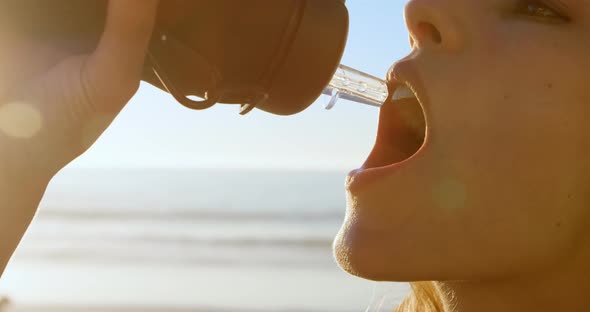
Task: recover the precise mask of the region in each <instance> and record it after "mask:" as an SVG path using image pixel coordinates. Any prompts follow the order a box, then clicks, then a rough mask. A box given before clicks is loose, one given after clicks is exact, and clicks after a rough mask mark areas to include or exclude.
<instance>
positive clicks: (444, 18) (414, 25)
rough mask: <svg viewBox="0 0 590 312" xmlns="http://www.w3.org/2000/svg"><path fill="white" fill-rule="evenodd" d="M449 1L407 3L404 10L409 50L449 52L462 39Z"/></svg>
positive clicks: (412, 0)
mask: <svg viewBox="0 0 590 312" xmlns="http://www.w3.org/2000/svg"><path fill="white" fill-rule="evenodd" d="M451 2H452V1H450V0H410V1H409V2H408V3H407V4H406V6H405V9H404V17H405V20H406V26H407V27H408V30H409V32H410V45H411V46H412V48H417V49H423V50H436V51H439V52H452V51H457V50H459V49H461V47H462V45H463V43H464V42H463V41H464V38H463V37H462V34H461V29H460V26H459V24H458V21H457V20H456V19H455V18H453V14H452V12H453V5H452V4H451Z"/></svg>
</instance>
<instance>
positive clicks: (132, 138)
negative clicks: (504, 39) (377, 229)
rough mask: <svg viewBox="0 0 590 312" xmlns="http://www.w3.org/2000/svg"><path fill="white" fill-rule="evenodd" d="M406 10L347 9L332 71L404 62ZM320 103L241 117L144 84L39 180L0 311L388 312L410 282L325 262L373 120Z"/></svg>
mask: <svg viewBox="0 0 590 312" xmlns="http://www.w3.org/2000/svg"><path fill="white" fill-rule="evenodd" d="M404 4H405V1H391V0H372V1H362V0H349V1H347V5H348V7H349V11H350V35H349V42H348V46H347V49H346V52H345V55H344V58H343V60H342V63H343V64H346V65H348V66H351V67H354V68H356V69H359V70H361V71H364V72H367V73H369V74H372V75H374V76H377V77H380V78H384V77H385V74H386V72H387V70H388V69H389V67H390V66H391V64H392V63H393V62H395V61H396V60H398V59H400V58H402V57H404V56H406V55H407V54H408V53H409V52H410V48H409V44H408V33H407V31H406V28H405V26H404V19H403V6H404ZM327 101H328V99H327V98H324V97H322V98H320V99H318V101H317V102H316V103H315V104H314V105H313V106H312V107H310V108H309V109H307V110H306V111H304V112H303V113H300V114H298V115H295V116H289V117H279V116H274V115H270V114H267V113H264V112H261V111H256V110H255V111H253V112H252V113H250V114H249V115H247V116H239V115H238V107H237V106H230V105H228V106H224V105H218V106H215V107H213V108H211V109H209V110H206V111H191V110H188V109H185V108H184V107H182V106H181V105H180V104H177V103H176V102H175V101H174V99H172V97H171V96H170V95H168V94H165V93H163V92H161V91H158V90H157V89H155V88H153V87H151V86H149V85H147V84H143V85H142V86H141V88H140V90H139V92H138V93H137V95H136V96H135V97H134V98H133V100H132V101H131V102H130V103H129V104H128V105H127V107H126V108H125V109H124V111H123V112H122V113H121V115H120V116H119V117H118V118H117V119H116V121H115V122H114V124H113V125H112V127H111V128H110V129H109V130H108V131H107V132H106V133H105V134H104V135H103V136H102V137H101V139H100V140H99V141H98V142H97V143H96V144H95V145H94V146H93V147H92V148H91V150H90V151H88V152H87V153H86V154H84V155H83V156H82V157H80V158H79V159H77V160H76V161H75V162H73V163H72V164H71V165H70V166H68V167H67V168H66V169H64V170H63V171H62V172H60V174H59V175H58V176H56V177H55V178H54V179H53V180H52V182H51V184H50V186H49V188H48V190H47V192H46V195H45V197H44V199H43V201H42V203H41V207H40V211H39V213H38V215H37V217H36V219H35V220H34V222H33V223H32V225H31V227H30V228H29V231H28V233H27V235H26V236H25V238H24V239H23V242H22V244H21V246H20V248H19V249H18V250H17V252H16V254H15V256H14V258H13V260H12V261H11V263H10V265H9V266H8V268H7V269H6V272H5V273H4V276H3V278H2V280H0V311H2V312H5V311H208V312H214V311H237V312H244V311H300V312H303V311H310V312H311V311H313V312H332V311H334V312H335V311H340V312H342V311H344V312H346V311H350V312H352V311H365V309H367V307H368V306H369V305H371V304H373V305H374V304H375V300H381V297H382V295H386V297H387V298H386V299H387V302H386V303H385V304H384V306H386V305H388V306H389V310H390V311H391V308H393V306H395V304H396V303H398V302H399V301H401V299H402V298H403V297H404V296H405V295H406V294H407V292H408V286H407V285H406V284H401V283H399V284H398V283H375V282H371V281H367V280H362V279H359V278H356V277H352V276H350V275H348V274H347V273H345V272H343V271H342V270H341V269H340V268H338V266H337V264H336V262H335V261H334V258H333V256H332V250H331V244H332V240H333V238H334V236H335V235H336V233H337V232H338V230H339V228H340V224H341V222H342V220H343V218H344V214H345V192H344V187H343V186H344V178H345V176H346V174H347V172H348V171H350V170H352V169H354V168H357V167H359V166H360V165H361V164H362V162H363V161H364V159H365V158H366V156H367V154H368V153H369V151H370V149H371V147H372V144H373V143H374V137H375V132H376V128H377V120H378V109H377V108H374V107H369V106H363V105H360V104H354V103H352V102H347V101H342V102H340V103H339V104H338V105H336V107H335V108H334V109H333V110H331V111H325V110H324V108H323V105H324V104H325V103H326V102H327ZM2 296H6V298H9V299H1V298H2ZM375 298H377V299H375Z"/></svg>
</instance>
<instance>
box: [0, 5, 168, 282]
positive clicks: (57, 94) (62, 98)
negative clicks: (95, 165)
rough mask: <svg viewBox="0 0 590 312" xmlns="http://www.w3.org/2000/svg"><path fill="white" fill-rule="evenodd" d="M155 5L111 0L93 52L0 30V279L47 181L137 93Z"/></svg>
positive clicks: (91, 139) (83, 149)
mask: <svg viewBox="0 0 590 312" xmlns="http://www.w3.org/2000/svg"><path fill="white" fill-rule="evenodd" d="M157 6H158V1H157V0H110V1H109V7H108V18H107V23H106V26H105V30H104V33H103V35H102V38H101V39H100V42H99V44H98V46H97V48H96V50H95V51H93V52H92V53H90V54H87V55H72V54H70V53H68V52H66V51H65V50H62V49H60V47H59V46H52V45H50V44H48V43H40V42H37V41H34V40H32V39H30V38H23V36H19V35H16V34H15V33H14V32H11V31H10V29H2V30H0V42H2V49H1V50H0V86H1V87H0V146H1V147H2V152H1V153H0V173H1V174H0V228H1V229H2V238H1V239H0V275H1V273H2V272H3V271H4V269H5V267H6V264H7V263H8V261H9V259H10V257H11V255H12V254H13V252H14V250H15V248H16V246H17V244H18V243H19V241H20V239H21V238H22V236H23V234H24V233H25V231H26V229H27V227H28V226H29V223H30V222H31V220H32V218H33V216H34V214H35V212H36V210H37V206H38V204H39V202H40V201H41V198H42V196H43V193H44V192H45V189H46V187H47V185H48V183H49V181H50V179H51V178H52V177H53V176H54V175H55V174H56V173H57V172H58V171H59V170H61V168H63V167H64V166H65V165H67V164H68V163H70V162H71V161H72V160H74V159H75V158H76V157H78V156H79V155H81V154H82V153H83V152H85V151H86V150H87V149H88V148H89V147H90V146H91V145H92V144H93V143H94V142H95V141H96V140H97V139H98V137H99V136H100V135H101V134H102V133H103V132H104V130H105V129H106V128H107V127H108V126H109V125H110V124H111V122H112V121H113V119H114V118H115V117H116V116H117V114H118V113H119V112H120V111H121V110H122V109H123V107H124V106H125V104H126V103H127V102H128V101H129V100H130V99H131V97H132V96H133V95H134V94H135V92H136V91H137V89H138V88H139V83H140V78H141V71H142V67H143V64H144V60H145V56H146V52H147V47H148V44H149V41H150V39H151V35H152V30H153V26H154V23H155V17H156V11H157Z"/></svg>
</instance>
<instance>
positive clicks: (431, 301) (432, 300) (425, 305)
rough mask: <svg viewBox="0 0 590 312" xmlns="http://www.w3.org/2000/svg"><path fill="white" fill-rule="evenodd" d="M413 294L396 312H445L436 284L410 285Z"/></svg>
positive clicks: (418, 283)
mask: <svg viewBox="0 0 590 312" xmlns="http://www.w3.org/2000/svg"><path fill="white" fill-rule="evenodd" d="M410 287H411V288H412V292H411V293H410V294H409V295H408V296H407V297H406V298H405V299H404V300H403V301H402V303H400V305H399V306H398V307H397V308H396V309H395V311H394V312H444V311H445V310H444V305H443V301H442V297H441V295H440V291H439V289H438V288H437V287H436V285H435V284H434V282H413V283H410Z"/></svg>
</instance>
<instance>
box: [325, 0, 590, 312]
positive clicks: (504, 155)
mask: <svg viewBox="0 0 590 312" xmlns="http://www.w3.org/2000/svg"><path fill="white" fill-rule="evenodd" d="M589 16H590V3H588V2H587V1H572V0H561V1H556V0H548V1H520V0H519V1H516V0H480V1H472V0H447V1H440V0H412V1H409V2H408V4H407V6H406V10H405V18H406V22H407V26H408V29H409V31H410V34H411V44H412V46H413V52H412V54H411V55H410V56H409V57H407V58H405V59H404V60H402V61H400V62H398V63H396V65H395V66H393V68H392V70H391V71H390V73H391V74H390V81H392V80H393V81H394V82H393V83H391V85H392V86H395V85H396V83H395V80H398V82H402V81H407V82H408V83H409V84H410V85H412V86H413V88H415V90H416V91H417V95H418V97H419V99H420V101H421V106H422V109H423V115H424V117H425V123H426V125H427V127H424V128H423V129H421V130H425V136H426V138H425V143H424V145H423V146H421V144H422V142H421V141H422V140H420V139H418V140H416V139H413V138H412V135H411V134H413V133H415V134H416V135H417V136H418V138H420V136H419V135H420V134H422V133H420V132H419V131H414V130H411V129H412V127H409V126H406V125H405V124H412V121H414V123H415V120H416V118H407V117H405V116H407V115H412V114H406V113H402V112H404V110H403V105H408V104H404V102H399V103H387V104H386V105H385V107H384V108H383V110H382V112H381V115H380V125H379V133H378V136H377V142H376V144H375V147H374V149H373V151H372V153H371V155H370V156H369V158H368V160H367V162H366V163H365V164H364V168H377V167H380V166H385V167H381V168H378V169H366V170H365V171H361V172H360V173H356V174H352V175H351V177H350V178H349V179H348V199H349V200H348V203H349V207H348V209H347V218H346V220H345V222H344V225H343V226H342V228H341V231H340V233H339V235H338V237H337V238H336V241H335V255H336V258H337V260H338V261H339V263H340V266H342V267H343V268H344V269H345V270H346V271H348V272H350V273H351V274H354V275H358V276H360V277H363V278H368V279H371V280H378V281H436V282H425V283H422V284H414V285H413V286H414V290H415V292H414V295H413V296H411V297H410V298H408V299H407V300H406V306H407V307H406V308H403V307H400V309H399V310H400V311H454V312H464V311H478V312H487V311H495V312H497V311H503V312H506V311H520V312H522V311H536V312H538V311H590V300H589V299H588V295H587V294H588V292H589V291H590V286H589V285H590V284H588V280H589V279H590V265H589V263H590V240H589V238H590V208H589V207H588V199H587V198H586V197H587V196H588V194H589V192H588V191H589V190H588V188H589V187H590V183H588V179H589V178H590V171H589V165H590V163H589V162H588V161H587V160H586V155H587V154H588V153H589V152H590V123H588V121H587V118H588V116H590V106H589V105H588V104H589V103H590V92H589V91H588V87H587V84H588V82H587V81H588V70H589V69H590V58H588V55H589V53H590V43H589V42H590V41H589V40H587V39H588V38H589V36H590V18H589ZM399 108H402V109H399ZM414 115H415V114H414ZM413 142H419V144H412V143H413ZM419 146H421V150H420V151H419V152H418V153H417V154H415V155H413V154H414V152H416V150H417V149H418V147H419ZM410 155H413V157H412V158H411V159H409V160H407V161H406V162H404V163H403V164H401V165H398V166H396V167H394V166H389V167H387V166H386V165H389V164H392V163H396V162H399V161H401V160H404V159H407V158H408V157H410Z"/></svg>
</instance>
